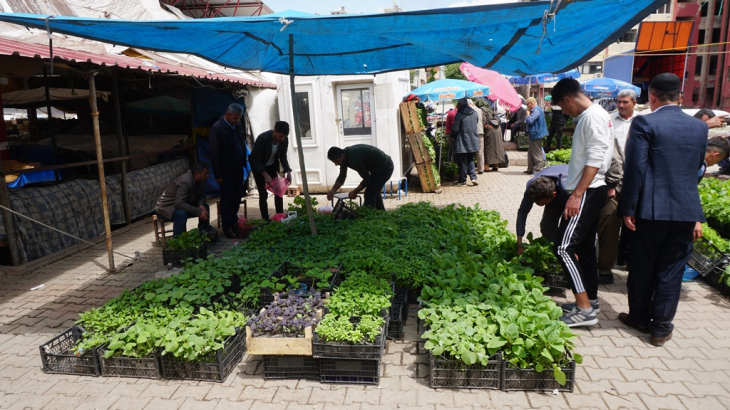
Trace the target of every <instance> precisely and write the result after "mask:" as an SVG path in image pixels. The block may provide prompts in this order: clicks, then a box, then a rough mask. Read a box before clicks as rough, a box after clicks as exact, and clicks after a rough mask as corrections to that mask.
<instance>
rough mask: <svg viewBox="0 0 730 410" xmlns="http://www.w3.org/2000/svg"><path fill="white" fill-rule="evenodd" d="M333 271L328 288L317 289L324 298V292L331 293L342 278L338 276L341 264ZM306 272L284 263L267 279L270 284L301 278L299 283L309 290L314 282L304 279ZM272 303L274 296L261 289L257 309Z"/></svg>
mask: <svg viewBox="0 0 730 410" xmlns="http://www.w3.org/2000/svg"><path fill="white" fill-rule="evenodd" d="M334 269H336V271H335V272H333V273H332V276H331V277H330V279H329V287H327V288H325V289H319V291H320V292H322V296H324V293H326V292H332V289H333V288H334V287H335V286H337V285H338V284H339V283H340V281H341V280H342V277H341V276H340V272H341V271H342V264H340V265H339V266H337V267H336V268H334ZM307 270H309V268H301V267H299V266H297V265H295V264H293V263H291V262H284V263H282V264H281V266H280V267H279V269H277V270H275V271H274V272H272V273H271V275H269V277H268V279H269V280H270V281H272V282H275V281H276V280H279V279H281V278H283V277H284V276H293V277H302V278H303V279H301V280H300V281H299V283H300V284H301V283H303V284H304V285H306V286H307V289H311V288H312V283H313V282H314V280H313V279H312V278H306V277H305V274H306V272H307ZM273 301H274V294H273V293H271V290H270V289H268V288H261V296H259V307H260V308H264V307H266V306H268V305H269V304H271V303H272V302H273Z"/></svg>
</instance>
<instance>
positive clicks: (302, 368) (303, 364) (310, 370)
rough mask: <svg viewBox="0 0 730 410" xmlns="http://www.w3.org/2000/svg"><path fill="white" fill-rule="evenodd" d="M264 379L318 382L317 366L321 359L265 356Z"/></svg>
mask: <svg viewBox="0 0 730 410" xmlns="http://www.w3.org/2000/svg"><path fill="white" fill-rule="evenodd" d="M263 358H264V379H309V380H319V365H320V361H321V360H322V359H315V358H314V357H312V356H272V355H265V356H263Z"/></svg>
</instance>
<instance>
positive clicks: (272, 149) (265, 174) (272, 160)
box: [249, 121, 291, 221]
mask: <svg viewBox="0 0 730 410" xmlns="http://www.w3.org/2000/svg"><path fill="white" fill-rule="evenodd" d="M288 135H289V124H288V123H286V122H284V121H277V122H276V124H274V129H273V130H269V131H266V132H264V133H262V134H261V135H259V136H258V137H257V138H256V142H255V143H254V146H253V150H252V151H251V155H250V156H249V161H250V162H251V172H252V173H253V176H254V180H255V181H256V189H258V191H259V209H260V210H261V218H262V219H265V220H267V221H268V220H269V204H268V202H267V201H266V198H267V197H268V196H269V193H268V192H267V191H266V185H268V184H269V182H271V179H272V178H276V177H277V176H278V175H279V170H280V169H283V171H284V172H286V179H287V181H289V183H291V168H290V167H289V160H288V158H287V153H286V151H287V149H288V148H289V138H288V137H287V136H288ZM274 207H275V208H276V213H282V212H284V198H282V197H279V196H274Z"/></svg>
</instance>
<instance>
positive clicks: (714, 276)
mask: <svg viewBox="0 0 730 410" xmlns="http://www.w3.org/2000/svg"><path fill="white" fill-rule="evenodd" d="M723 273H725V269H724V268H722V269H721V268H715V269H713V270H712V271H710V272H709V273H708V274H707V275H706V276H704V277H703V278H702V279H704V280H705V282H707V284H708V285H710V286H712V287H713V288H715V289H717V290H718V291H719V292H720V293H722V294H723V295H725V296H727V297H730V286H728V285H727V283H725V282H724V281H722V282H721V281H720V278H721V277H722V274H723Z"/></svg>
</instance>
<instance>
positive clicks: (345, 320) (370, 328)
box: [316, 314, 385, 344]
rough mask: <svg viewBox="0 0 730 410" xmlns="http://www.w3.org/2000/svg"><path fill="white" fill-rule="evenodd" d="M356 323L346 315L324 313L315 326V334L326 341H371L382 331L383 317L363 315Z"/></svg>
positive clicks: (361, 342)
mask: <svg viewBox="0 0 730 410" xmlns="http://www.w3.org/2000/svg"><path fill="white" fill-rule="evenodd" d="M356 322H357V323H353V321H352V320H351V319H350V318H349V317H346V316H337V315H333V314H328V315H326V316H325V317H324V318H323V319H322V321H321V322H320V323H319V326H317V330H316V332H317V335H318V336H319V337H321V338H322V339H323V340H324V341H326V342H348V343H351V344H365V343H373V342H375V339H376V338H377V337H378V335H380V334H381V333H382V332H383V326H384V325H385V319H384V318H382V317H377V316H372V315H365V316H361V317H360V318H359V321H356Z"/></svg>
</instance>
